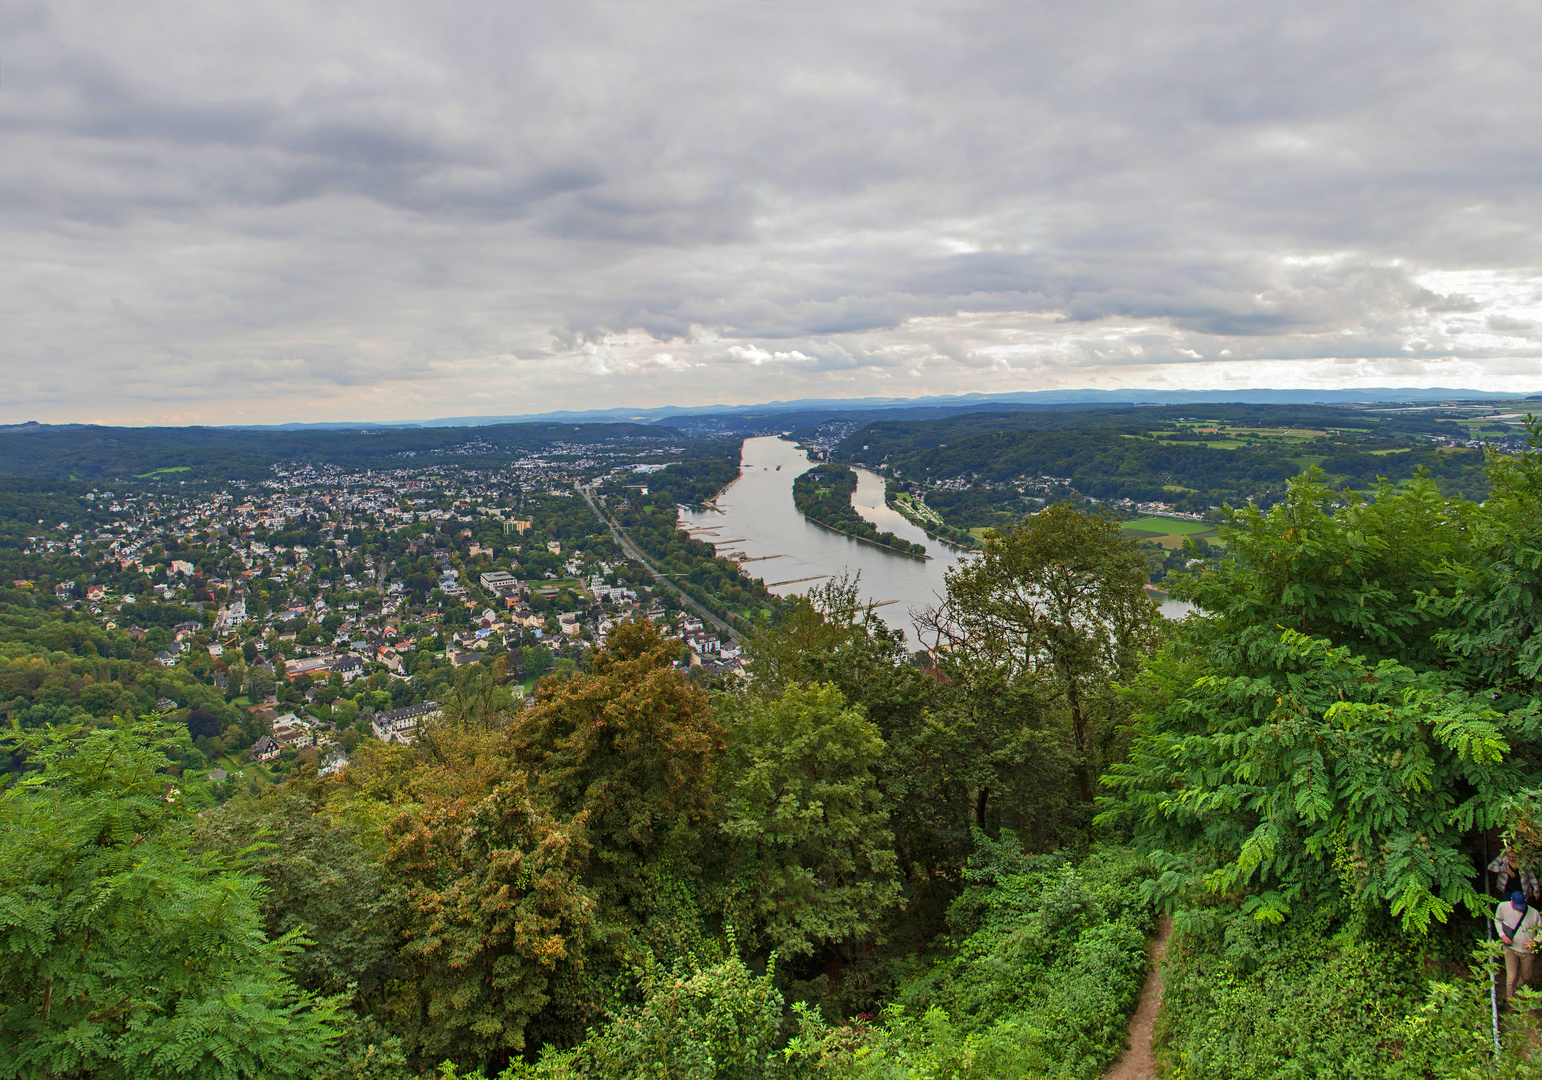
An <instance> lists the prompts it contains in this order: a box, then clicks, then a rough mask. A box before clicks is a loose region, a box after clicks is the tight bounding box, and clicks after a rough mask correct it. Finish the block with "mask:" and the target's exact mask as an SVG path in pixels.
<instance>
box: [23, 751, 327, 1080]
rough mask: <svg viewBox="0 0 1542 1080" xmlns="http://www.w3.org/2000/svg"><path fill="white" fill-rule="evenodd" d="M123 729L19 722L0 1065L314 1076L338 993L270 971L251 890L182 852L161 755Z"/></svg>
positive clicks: (275, 949) (113, 1073) (269, 949)
mask: <svg viewBox="0 0 1542 1080" xmlns="http://www.w3.org/2000/svg"><path fill="white" fill-rule="evenodd" d="M185 737H186V735H185V731H184V732H181V733H179V732H178V731H177V730H176V729H175V728H173V727H171V726H169V725H164V724H158V723H154V722H137V721H136V722H125V723H123V724H120V725H119V726H117V727H114V728H111V729H100V730H97V731H93V732H91V733H90V734H89V735H87V736H85V737H84V738H80V739H71V738H69V737H67V736H66V735H65V734H64V733H62V732H59V731H55V730H44V731H40V732H16V733H13V734H12V735H10V736H8V738H9V739H10V740H12V741H14V742H18V743H20V744H22V745H23V746H24V747H25V749H26V751H27V755H28V758H29V760H30V761H31V762H33V763H35V764H36V765H38V766H39V768H38V769H37V770H36V771H35V772H32V773H30V774H29V775H28V776H27V777H26V778H25V779H24V781H23V782H22V783H21V784H20V785H18V786H15V787H12V788H10V789H9V790H7V791H6V792H5V793H4V794H3V795H0V948H3V950H4V953H5V956H6V963H5V967H4V973H3V975H0V1075H6V1076H17V1077H43V1076H55V1075H61V1074H69V1075H76V1074H86V1075H94V1076H99V1077H138V1076H145V1075H161V1076H190V1077H208V1078H215V1077H219V1078H225V1077H273V1076H296V1077H308V1076H311V1075H314V1072H315V1069H316V1066H317V1065H318V1064H319V1063H321V1062H322V1061H324V1060H325V1059H326V1057H327V1053H328V1046H329V1044H330V1043H332V1042H333V1041H334V1040H335V1039H336V1038H337V1035H338V1027H337V1021H336V1013H337V1009H338V1003H337V1002H336V1001H334V1000H323V999H317V998H314V997H312V996H311V995H310V994H308V993H305V992H302V991H300V990H298V989H297V988H296V987H295V985H294V984H293V982H292V981H291V979H290V977H289V975H288V974H287V973H286V971H285V970H284V969H285V967H286V965H287V963H288V962H289V960H290V958H291V957H292V956H293V955H294V954H295V953H296V952H298V950H299V948H300V942H299V941H298V940H297V936H296V935H288V936H285V937H281V938H278V939H273V940H270V939H269V938H268V937H267V936H266V935H265V934H264V933H263V931H262V920H261V918H260V915H259V903H260V899H261V883H260V881H259V879H258V878H256V877H254V876H252V875H249V874H247V873H245V872H244V871H242V870H241V869H239V868H237V867H236V866H234V865H232V864H231V863H230V862H229V861H228V860H225V859H222V858H220V857H218V856H215V855H213V854H205V855H202V856H195V855H193V854H192V852H191V851H190V844H189V839H190V838H189V834H188V832H187V830H186V828H185V821H186V816H187V814H188V813H189V809H190V808H189V807H187V806H186V805H185V802H184V800H183V799H182V797H181V793H180V791H178V789H177V788H176V787H175V786H174V784H173V783H172V782H171V780H170V778H169V777H168V776H167V775H166V773H165V769H166V767H167V765H168V763H169V759H168V758H167V757H166V755H165V752H164V749H165V747H166V746H167V745H168V744H172V745H174V744H175V742H176V740H177V739H178V738H185Z"/></svg>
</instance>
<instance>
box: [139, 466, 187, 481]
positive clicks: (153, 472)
mask: <svg viewBox="0 0 1542 1080" xmlns="http://www.w3.org/2000/svg"><path fill="white" fill-rule="evenodd" d="M191 468H192V466H191V465H168V466H166V468H164V469H151V470H150V471H149V472H142V473H140V474H139V475H137V476H135V477H134V479H135V480H143V479H144V478H145V477H147V476H159V475H160V474H161V473H176V472H187V471H188V470H190V469H191Z"/></svg>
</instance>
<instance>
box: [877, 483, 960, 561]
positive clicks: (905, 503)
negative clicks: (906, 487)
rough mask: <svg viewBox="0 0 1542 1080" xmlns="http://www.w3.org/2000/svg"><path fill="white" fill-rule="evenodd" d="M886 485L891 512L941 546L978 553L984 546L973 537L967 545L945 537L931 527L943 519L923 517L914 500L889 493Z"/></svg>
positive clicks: (885, 500)
mask: <svg viewBox="0 0 1542 1080" xmlns="http://www.w3.org/2000/svg"><path fill="white" fill-rule="evenodd" d="M885 483H886V486H885V491H884V505H885V506H887V507H888V508H889V509H890V510H893V511H894V512H895V513H896V514H898V515H899V516H900V517H902V518H904V519H905V520H906V521H908V522H910V523H911V524H912V525H914V526H915V527H916V528H918V529H920V530H921V531H922V532H924V533H925V534H926V535H927V536H928V537H930V538H931V539H933V540H935V541H937V542H938V543H939V544H947V545H948V546H949V547H951V548H954V549H955V550H957V551H978V550H980V548H981V547H983V546H984V545H982V544H981V543H979V541H977V540H975V538H974V537H972V536H971V537H969V541H968V542H967V543H964V542H961V541H959V540H957V539H955V538H954V537H951V536H943V535H942V534H941V533H939V532H936V531H934V530H933V529H931V528H930V527H929V526H930V525H931V524H932V522H933V521H935V523H936V524H938V525H941V524H943V521H942V519H941V518H937V517H936V516H935V515H933V517H932V518H930V519H928V518H923V517H921V515H920V513H919V512H918V511H917V510H916V504H915V502H914V501H913V500H911V499H908V498H904V499H902V498H900V496H899V494H898V493H896V492H892V491H889V490H888V489H887V482H885ZM921 505H922V506H923V507H924V506H925V505H926V504H925V503H922V504H921ZM928 512H930V511H928Z"/></svg>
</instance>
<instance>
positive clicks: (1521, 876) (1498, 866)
mask: <svg viewBox="0 0 1542 1080" xmlns="http://www.w3.org/2000/svg"><path fill="white" fill-rule="evenodd" d="M1488 870H1489V873H1491V874H1493V875H1495V877H1494V886H1495V888H1497V889H1498V890H1499V895H1500V896H1509V895H1510V893H1511V892H1513V891H1514V890H1515V889H1520V890H1521V891H1522V892H1523V893H1525V894H1526V899H1527V900H1530V901H1532V902H1536V901H1542V884H1539V883H1538V881H1537V872H1536V871H1535V870H1522V869H1521V860H1520V856H1519V855H1517V854H1516V853H1515V849H1514V848H1506V849H1505V850H1504V851H1501V852H1500V853H1499V858H1497V859H1495V860H1494V861H1493V862H1491V863H1489V864H1488ZM1511 881H1514V882H1516V884H1514V885H1511V884H1510V882H1511Z"/></svg>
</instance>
